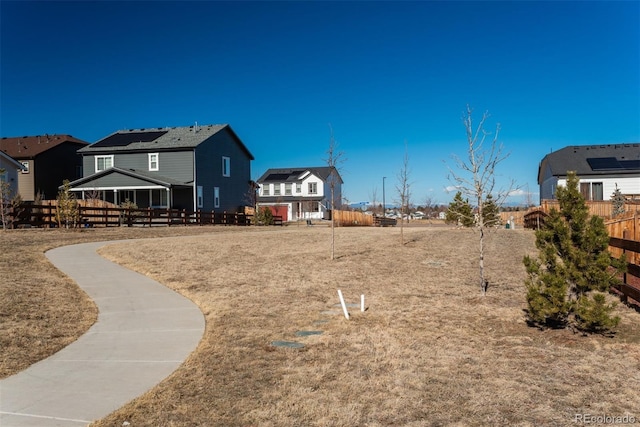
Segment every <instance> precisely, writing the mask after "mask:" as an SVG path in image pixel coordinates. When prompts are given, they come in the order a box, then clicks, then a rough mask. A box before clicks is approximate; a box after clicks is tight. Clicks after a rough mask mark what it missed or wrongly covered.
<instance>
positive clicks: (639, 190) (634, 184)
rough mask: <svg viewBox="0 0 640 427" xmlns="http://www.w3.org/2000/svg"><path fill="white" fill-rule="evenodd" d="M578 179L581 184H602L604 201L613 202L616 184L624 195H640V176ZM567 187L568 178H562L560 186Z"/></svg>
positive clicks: (559, 181)
mask: <svg viewBox="0 0 640 427" xmlns="http://www.w3.org/2000/svg"><path fill="white" fill-rule="evenodd" d="M578 178H579V179H580V184H584V183H601V184H602V195H603V198H602V199H603V200H611V196H612V195H613V192H614V191H615V189H616V184H617V186H618V188H619V189H620V192H621V193H622V194H640V176H639V177H635V178H634V177H629V176H612V177H587V178H580V177H578ZM566 185H567V179H566V178H560V179H559V180H558V186H563V187H564V186H566ZM578 185H579V184H578ZM549 198H551V197H549Z"/></svg>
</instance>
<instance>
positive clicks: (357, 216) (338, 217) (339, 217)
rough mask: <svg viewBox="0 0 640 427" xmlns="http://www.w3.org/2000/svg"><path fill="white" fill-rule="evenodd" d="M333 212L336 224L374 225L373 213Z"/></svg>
mask: <svg viewBox="0 0 640 427" xmlns="http://www.w3.org/2000/svg"><path fill="white" fill-rule="evenodd" d="M331 214H332V215H333V219H334V220H335V223H336V225H339V226H351V225H373V215H367V214H365V213H363V212H357V211H339V210H333V211H332V212H331Z"/></svg>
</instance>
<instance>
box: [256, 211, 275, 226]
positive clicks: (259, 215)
mask: <svg viewBox="0 0 640 427" xmlns="http://www.w3.org/2000/svg"><path fill="white" fill-rule="evenodd" d="M256 225H273V212H271V209H269V208H267V207H262V208H260V209H258V211H257V212H256Z"/></svg>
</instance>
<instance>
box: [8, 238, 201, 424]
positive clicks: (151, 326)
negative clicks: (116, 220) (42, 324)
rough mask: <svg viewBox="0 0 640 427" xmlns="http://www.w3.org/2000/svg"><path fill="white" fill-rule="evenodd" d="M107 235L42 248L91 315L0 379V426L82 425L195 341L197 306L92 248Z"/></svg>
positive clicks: (173, 365)
mask: <svg viewBox="0 0 640 427" xmlns="http://www.w3.org/2000/svg"><path fill="white" fill-rule="evenodd" d="M110 243H114V242H98V243H85V244H80V245H73V246H65V247H61V248H57V249H53V250H51V251H49V252H47V253H46V256H47V257H48V258H49V260H50V261H51V262H52V263H53V264H54V265H55V266H56V267H57V268H59V269H60V270H61V271H62V272H63V273H65V274H66V275H68V276H69V277H71V278H72V279H73V280H75V281H76V283H77V284H78V285H79V286H80V287H81V288H82V289H83V290H84V291H85V292H86V293H87V294H88V295H89V296H90V297H91V298H92V299H93V300H94V301H95V303H96V305H97V306H98V310H99V314H98V320H97V322H96V323H95V324H94V325H93V326H92V327H91V328H90V329H89V330H88V331H87V333H85V334H84V335H83V336H82V337H80V338H79V339H78V340H77V341H75V342H74V343H72V344H70V345H69V346H67V347H65V348H64V349H62V350H61V351H59V352H58V353H56V354H54V355H53V356H51V357H49V358H47V359H45V360H42V361H40V362H38V363H36V364H34V365H32V366H31V367H29V368H28V369H26V370H24V371H22V372H20V373H18V374H16V375H13V376H11V377H9V378H5V379H4V380H0V426H1V427H21V426H37V427H49V426H70V427H74V426H84V425H87V424H88V423H90V422H91V421H94V420H97V419H100V418H103V417H104V416H106V415H108V414H109V413H111V412H113V411H114V410H116V409H118V408H120V407H121V406H123V405H124V404H125V403H127V402H128V401H130V400H132V399H133V398H135V397H137V396H139V395H141V394H143V393H144V392H146V391H147V390H149V389H150V388H152V387H153V386H155V385H156V384H158V383H159V382H160V381H162V380H163V379H164V378H166V377H167V376H169V375H170V374H171V373H172V372H173V371H174V370H176V369H177V368H178V366H180V364H181V363H182V362H184V360H185V359H186V358H187V356H188V355H189V354H190V353H191V352H192V351H193V350H195V348H196V347H197V345H198V343H199V341H200V339H201V338H202V335H203V333H204V327H205V322H204V316H203V315H202V312H201V311H200V310H199V308H198V307H197V306H196V305H195V304H194V303H193V302H191V301H190V300H188V299H187V298H184V297H183V296H181V295H179V294H177V293H175V292H173V291H172V290H170V289H168V288H167V287H165V286H163V285H161V284H159V283H158V282H155V281H153V280H151V279H149V278H148V277H146V276H143V275H141V274H138V273H135V272H133V271H131V270H127V269H126V268H124V267H121V266H119V265H117V264H114V263H112V262H110V261H107V260H106V259H104V258H103V257H101V256H100V255H98V254H97V253H96V250H97V249H98V248H99V247H101V246H104V245H106V244H110Z"/></svg>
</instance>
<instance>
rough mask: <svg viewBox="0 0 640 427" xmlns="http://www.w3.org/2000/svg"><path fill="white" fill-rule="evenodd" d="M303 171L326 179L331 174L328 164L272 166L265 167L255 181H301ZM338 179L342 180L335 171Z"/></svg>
mask: <svg viewBox="0 0 640 427" xmlns="http://www.w3.org/2000/svg"><path fill="white" fill-rule="evenodd" d="M305 172H311V173H312V174H314V175H315V176H317V177H319V178H321V179H322V180H324V181H326V180H327V178H329V175H331V168H330V167H329V166H321V167H311V168H272V169H267V171H266V172H265V173H263V174H262V176H261V177H260V178H258V180H257V181H256V182H258V183H262V182H299V181H302V178H301V177H302V176H303V175H304V174H305ZM336 173H337V175H338V179H339V180H340V182H342V178H341V177H340V173H338V172H337V171H336Z"/></svg>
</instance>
